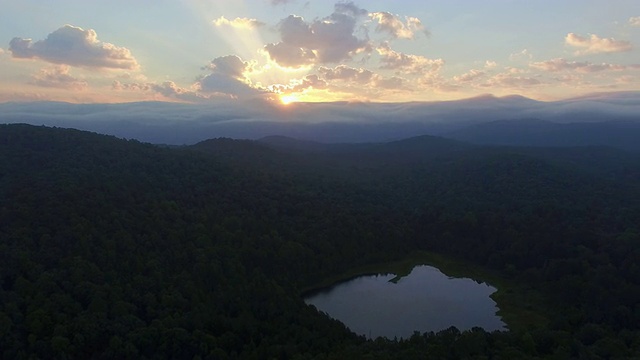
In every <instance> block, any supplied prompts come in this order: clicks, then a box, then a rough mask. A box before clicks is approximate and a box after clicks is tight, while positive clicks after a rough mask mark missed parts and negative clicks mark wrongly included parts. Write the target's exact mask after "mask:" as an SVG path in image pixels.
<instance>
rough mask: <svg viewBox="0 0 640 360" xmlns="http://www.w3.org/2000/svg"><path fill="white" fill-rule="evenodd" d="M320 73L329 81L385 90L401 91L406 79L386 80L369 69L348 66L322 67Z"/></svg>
mask: <svg viewBox="0 0 640 360" xmlns="http://www.w3.org/2000/svg"><path fill="white" fill-rule="evenodd" d="M318 72H319V73H320V75H321V76H322V78H324V79H326V80H328V81H332V80H334V81H341V82H345V83H348V84H357V85H358V86H369V87H373V88H376V87H381V88H384V89H400V88H402V87H403V85H404V79H402V78H400V77H397V76H393V77H390V78H384V77H382V76H381V75H379V74H376V73H374V72H373V71H371V70H368V69H362V68H352V67H349V66H346V65H338V66H336V67H335V68H327V67H324V66H321V67H320V68H319V69H318Z"/></svg>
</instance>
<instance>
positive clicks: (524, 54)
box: [509, 49, 533, 61]
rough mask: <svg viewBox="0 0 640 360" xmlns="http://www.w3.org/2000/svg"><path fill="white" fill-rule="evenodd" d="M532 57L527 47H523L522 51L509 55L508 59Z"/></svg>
mask: <svg viewBox="0 0 640 360" xmlns="http://www.w3.org/2000/svg"><path fill="white" fill-rule="evenodd" d="M532 58H533V55H531V53H530V52H529V50H527V49H523V50H522V51H519V52H517V53H513V54H511V55H509V60H511V61H516V60H521V59H532Z"/></svg>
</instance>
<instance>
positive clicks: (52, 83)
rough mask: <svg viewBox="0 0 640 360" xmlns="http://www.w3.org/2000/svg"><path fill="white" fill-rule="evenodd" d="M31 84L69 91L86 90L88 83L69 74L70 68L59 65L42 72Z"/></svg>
mask: <svg viewBox="0 0 640 360" xmlns="http://www.w3.org/2000/svg"><path fill="white" fill-rule="evenodd" d="M31 83H32V84H34V85H37V86H42V87H54V88H61V89H68V90H77V91H79V90H84V89H86V88H87V82H86V81H84V80H79V79H76V78H75V77H73V76H71V74H69V66H66V65H58V66H54V67H51V68H47V69H42V70H40V72H39V73H37V74H35V75H33V76H32V79H31Z"/></svg>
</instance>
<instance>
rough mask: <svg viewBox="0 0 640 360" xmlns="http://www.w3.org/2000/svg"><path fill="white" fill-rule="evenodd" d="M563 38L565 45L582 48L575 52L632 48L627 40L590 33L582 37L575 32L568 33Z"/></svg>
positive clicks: (618, 50) (604, 51)
mask: <svg viewBox="0 0 640 360" xmlns="http://www.w3.org/2000/svg"><path fill="white" fill-rule="evenodd" d="M564 40H565V43H566V44H567V45H570V46H573V47H577V48H581V49H582V50H578V51H577V52H576V54H597V53H615V52H625V51H629V50H631V48H632V46H631V43H630V42H629V41H624V40H616V39H614V38H601V37H599V36H598V35H595V34H591V36H589V37H583V36H580V35H577V34H575V33H569V34H567V36H566V37H565V39H564Z"/></svg>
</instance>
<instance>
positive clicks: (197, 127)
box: [0, 92, 640, 147]
mask: <svg viewBox="0 0 640 360" xmlns="http://www.w3.org/2000/svg"><path fill="white" fill-rule="evenodd" d="M504 119H540V120H542V121H550V122H553V123H558V124H569V123H606V122H610V121H613V122H625V121H628V122H638V121H639V120H640V92H620V93H606V94H591V95H587V96H583V97H580V98H573V99H566V100H560V101H538V100H534V99H529V98H525V97H522V96H518V95H510V96H503V97H496V96H493V95H481V96H477V97H474V98H468V99H460V100H451V101H432V102H405V103H365V102H334V103H294V104H290V105H289V106H288V107H286V108H283V107H281V106H278V105H277V104H273V103H267V102H253V103H246V102H242V101H225V102H213V101H212V102H208V103H198V104H184V103H179V104H177V103H166V102H136V103H120V104H69V103H62V102H57V103H56V102H30V103H17V102H13V103H0V123H28V124H32V125H46V126H58V127H70V128H76V129H80V130H88V131H94V132H99V133H103V134H109V135H115V136H117V137H122V138H127V139H132V138H133V139H137V140H140V141H143V142H150V143H156V144H168V145H192V144H195V143H197V142H200V141H204V140H207V139H212V138H220V137H228V138H235V139H261V138H264V137H267V136H270V135H273V134H279V135H283V136H287V137H291V138H296V139H306V140H311V141H316V142H321V143H356V142H358V143H371V142H387V141H393V140H399V139H405V138H409V137H413V136H417V135H422V134H430V135H438V136H444V137H452V136H450V134H454V135H456V134H457V133H456V132H458V131H461V132H465V131H466V130H465V129H466V128H468V127H470V126H471V127H473V126H477V125H481V124H483V123H490V122H493V121H503V120H504ZM480 129H481V128H473V129H472V130H469V131H480ZM460 136H461V137H460V138H457V137H456V138H457V139H460V140H465V139H466V138H464V137H462V135H460ZM453 137H455V136H453ZM480 140H481V139H478V141H480ZM474 141H475V139H474ZM503 143H504V142H503ZM526 144H531V142H528V143H526ZM550 144H555V143H550ZM585 144H587V143H586V142H585V141H582V142H572V143H571V144H570V145H585ZM589 144H591V143H589ZM597 144H608V143H603V142H598V143H597ZM308 145H310V144H307V145H305V146H307V147H308Z"/></svg>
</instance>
